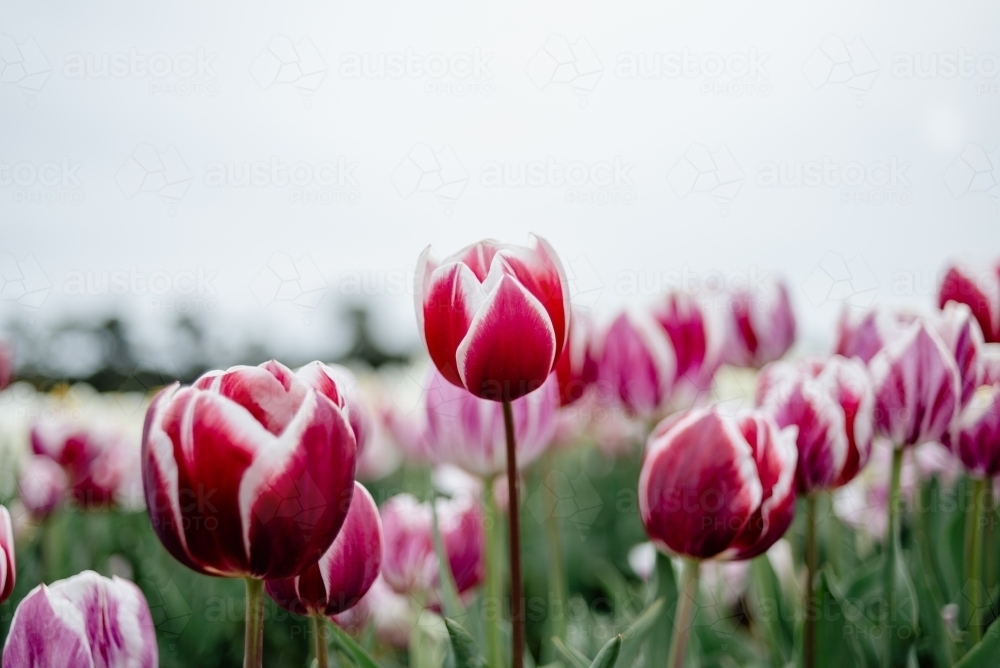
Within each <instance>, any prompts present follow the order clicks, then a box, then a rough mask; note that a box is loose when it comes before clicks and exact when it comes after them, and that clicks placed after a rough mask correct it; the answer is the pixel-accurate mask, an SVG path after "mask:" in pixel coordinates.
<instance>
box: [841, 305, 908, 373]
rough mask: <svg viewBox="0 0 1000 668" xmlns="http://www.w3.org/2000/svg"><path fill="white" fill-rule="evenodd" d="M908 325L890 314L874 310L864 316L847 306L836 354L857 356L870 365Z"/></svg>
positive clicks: (864, 313)
mask: <svg viewBox="0 0 1000 668" xmlns="http://www.w3.org/2000/svg"><path fill="white" fill-rule="evenodd" d="M902 329H904V326H903V325H901V324H900V323H899V321H898V320H897V319H896V318H895V317H894V316H893V315H892V314H890V313H887V312H885V311H879V310H876V309H871V310H868V311H864V312H861V313H858V312H856V311H855V310H853V309H851V308H850V307H847V306H845V307H844V310H843V311H841V313H840V319H839V320H838V321H837V334H836V342H835V344H834V348H833V352H834V353H835V354H837V355H843V356H844V357H857V358H859V359H860V360H861V361H862V362H864V363H865V364H867V363H868V362H870V361H871V359H872V358H873V357H875V354H876V353H878V351H880V350H882V347H883V346H885V344H886V343H888V342H889V341H890V340H891V339H892V338H894V337H895V336H896V335H898V334H900V333H901V331H902Z"/></svg>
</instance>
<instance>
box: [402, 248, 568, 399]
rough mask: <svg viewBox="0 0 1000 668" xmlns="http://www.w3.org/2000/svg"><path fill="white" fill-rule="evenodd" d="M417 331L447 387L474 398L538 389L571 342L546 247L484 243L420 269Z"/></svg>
mask: <svg viewBox="0 0 1000 668" xmlns="http://www.w3.org/2000/svg"><path fill="white" fill-rule="evenodd" d="M415 285H416V295H415V305H416V311H417V326H418V329H419V331H420V335H421V337H422V338H423V341H424V344H425V345H426V346H427V350H428V352H429V353H430V356H431V360H433V362H434V364H435V366H437V368H438V370H439V371H440V372H441V374H442V375H443V376H444V377H445V378H446V379H448V381H449V382H451V383H454V384H455V385H458V386H459V387H464V388H465V389H467V390H468V391H469V392H472V393H473V394H475V395H476V396H477V397H480V398H483V399H490V400H492V401H511V400H513V399H517V398H518V397H521V396H524V395H525V394H527V393H529V392H531V391H532V390H535V389H537V388H538V387H540V386H541V385H542V383H543V382H545V379H546V378H547V377H548V375H549V373H551V372H552V370H553V368H554V367H555V364H556V362H557V361H558V360H559V356H560V355H561V354H562V350H563V346H564V345H565V343H566V337H567V331H568V328H569V292H568V289H567V284H566V276H565V273H564V271H563V268H562V264H561V263H560V261H559V258H558V257H557V256H556V254H555V252H554V251H553V250H552V247H551V246H549V244H548V242H546V241H545V240H544V239H541V238H540V237H535V236H532V237H531V245H530V246H528V247H524V246H514V245H510V244H501V243H499V242H497V241H493V240H486V241H480V242H479V243H476V244H473V245H472V246H468V247H466V248H464V249H462V250H460V251H459V252H458V253H456V254H454V255H451V256H449V257H447V258H445V259H444V260H443V261H440V262H438V261H437V260H435V259H434V258H433V257H432V256H431V249H430V247H428V248H427V249H426V250H424V252H423V253H422V254H421V256H420V259H419V261H418V263H417V274H416V281H415Z"/></svg>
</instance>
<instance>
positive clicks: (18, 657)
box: [3, 571, 159, 668]
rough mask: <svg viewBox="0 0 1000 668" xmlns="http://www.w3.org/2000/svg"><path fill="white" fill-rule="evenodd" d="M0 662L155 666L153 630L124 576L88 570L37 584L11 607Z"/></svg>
mask: <svg viewBox="0 0 1000 668" xmlns="http://www.w3.org/2000/svg"><path fill="white" fill-rule="evenodd" d="M3 665H4V668H20V667H21V666H30V667H31V668H49V667H51V668H57V667H58V668H62V667H63V666H108V667H110V666H130V667H131V666H134V667H135V668H155V667H156V666H157V665H159V654H158V651H157V648H156V630H155V629H154V627H153V619H152V617H151V616H150V613H149V606H148V605H147V604H146V598H145V597H144V596H143V595H142V592H141V591H139V588H138V587H136V586H135V585H134V584H132V583H131V582H129V581H128V580H123V579H121V578H119V577H113V578H110V579H109V578H106V577H102V576H100V575H98V574H97V573H95V572H93V571H84V572H82V573H79V574H77V575H74V576H73V577H71V578H68V579H66V580H59V581H58V582H55V583H53V584H51V585H45V584H40V585H38V586H37V587H35V588H34V589H32V590H31V591H30V592H28V595H27V596H26V597H25V598H24V599H23V600H22V601H21V603H20V604H19V605H18V606H17V610H15V611H14V618H13V620H12V621H11V624H10V632H9V633H8V635H7V642H6V644H5V645H4V648H3Z"/></svg>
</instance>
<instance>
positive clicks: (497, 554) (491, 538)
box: [483, 480, 503, 666]
mask: <svg viewBox="0 0 1000 668" xmlns="http://www.w3.org/2000/svg"><path fill="white" fill-rule="evenodd" d="M485 490H486V491H485V492H484V494H483V496H484V499H483V505H484V506H485V507H486V593H485V597H484V599H483V621H484V622H486V656H487V657H488V659H489V662H490V665H491V666H503V648H502V647H501V644H500V637H501V636H500V622H501V620H502V619H503V598H502V592H503V535H502V534H501V532H500V513H499V512H497V503H496V498H495V497H494V496H493V481H492V480H488V481H486V486H485Z"/></svg>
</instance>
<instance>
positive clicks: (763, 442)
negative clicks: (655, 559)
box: [639, 408, 796, 668]
mask: <svg viewBox="0 0 1000 668" xmlns="http://www.w3.org/2000/svg"><path fill="white" fill-rule="evenodd" d="M795 466H796V450H795V429H794V428H789V429H785V430H782V429H779V427H778V425H777V423H775V422H774V419H773V418H772V417H771V416H770V415H768V414H767V413H764V412H761V411H747V412H743V413H740V414H738V415H737V416H727V415H723V414H722V413H720V412H719V411H718V409H716V408H698V409H691V410H689V411H685V412H683V413H680V414H677V415H674V416H671V417H669V418H667V419H666V420H664V421H663V422H661V423H660V424H659V425H657V427H656V429H655V430H654V431H653V433H652V435H650V437H649V443H648V444H647V450H646V456H645V460H644V461H643V464H642V469H641V471H640V473H639V514H640V517H641V519H642V523H643V525H644V527H645V529H646V534H647V535H648V536H649V538H650V540H652V541H653V543H655V544H656V545H657V546H658V547H659V548H660V549H661V550H664V551H665V552H667V553H673V554H678V555H680V556H682V557H684V559H685V565H684V576H683V582H682V590H683V593H682V594H681V598H680V604H679V606H678V611H677V613H676V615H675V617H674V621H675V625H674V640H673V642H672V643H671V649H670V654H671V656H670V662H669V666H670V667H671V668H678V667H680V666H682V665H683V663H684V649H685V643H686V640H687V635H686V634H687V629H688V627H689V626H690V622H691V615H692V613H693V605H694V599H695V597H696V596H697V591H698V571H699V562H700V561H701V560H704V559H723V560H741V559H749V558H752V557H755V556H757V555H759V554H762V553H764V552H765V551H766V550H767V549H768V548H769V547H771V545H773V544H774V543H775V541H777V540H778V539H779V538H780V537H781V536H782V534H784V533H785V531H786V530H787V529H788V527H789V525H790V524H791V522H792V519H793V517H794V515H795V485H794V482H795Z"/></svg>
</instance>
